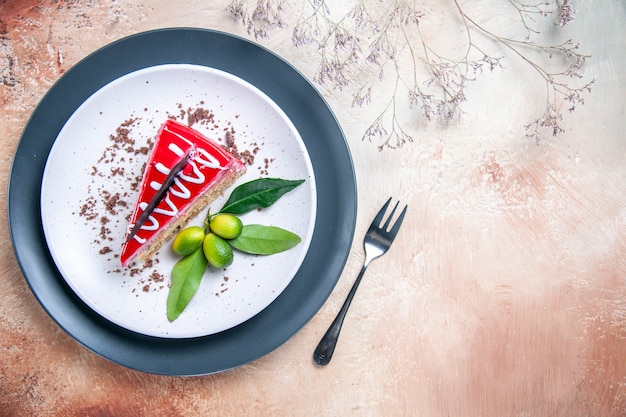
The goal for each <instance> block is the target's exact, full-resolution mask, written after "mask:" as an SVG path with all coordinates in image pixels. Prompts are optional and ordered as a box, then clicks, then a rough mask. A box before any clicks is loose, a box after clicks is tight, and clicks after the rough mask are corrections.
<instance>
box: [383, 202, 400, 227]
mask: <svg viewBox="0 0 626 417" xmlns="http://www.w3.org/2000/svg"><path fill="white" fill-rule="evenodd" d="M398 203H400V202H399V201H397V202H396V205H395V206H393V210H391V213H389V217H387V221H386V222H385V225H384V226H383V227H382V228H381V229H383V230H384V231H385V232H386V231H387V228H388V227H389V223H391V218H392V217H393V215H394V214H395V213H396V209H397V208H398Z"/></svg>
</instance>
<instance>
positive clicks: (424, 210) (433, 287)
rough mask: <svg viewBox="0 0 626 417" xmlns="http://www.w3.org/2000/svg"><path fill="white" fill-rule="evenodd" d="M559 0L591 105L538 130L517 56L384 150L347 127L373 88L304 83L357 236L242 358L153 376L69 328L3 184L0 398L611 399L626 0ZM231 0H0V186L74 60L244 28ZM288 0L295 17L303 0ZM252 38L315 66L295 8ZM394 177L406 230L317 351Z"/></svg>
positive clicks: (616, 378)
mask: <svg viewBox="0 0 626 417" xmlns="http://www.w3.org/2000/svg"><path fill="white" fill-rule="evenodd" d="M371 3H378V2H371ZM466 3H467V2H466ZM495 3H498V2H494V1H487V0H484V1H479V2H475V3H474V4H473V5H472V12H473V13H474V14H475V15H476V16H477V17H481V18H482V19H487V20H488V21H489V19H491V17H490V16H493V19H494V22H493V24H494V25H503V26H506V22H499V21H497V20H498V19H496V17H495V16H496V15H495V14H493V8H494V7H500V6H498V5H495V6H494V4H495ZM574 3H576V5H575V7H578V8H579V11H578V13H577V15H576V20H575V21H574V23H573V24H572V25H571V28H570V29H567V30H569V31H570V32H567V33H568V34H569V35H572V36H576V37H577V38H578V40H579V41H581V43H582V45H583V47H584V49H585V50H586V51H588V52H589V54H590V55H591V58H589V60H588V61H587V68H586V71H587V73H588V74H592V75H593V76H594V77H596V79H597V81H596V83H595V85H594V87H593V91H592V93H591V94H590V95H589V96H587V97H586V103H585V105H584V106H582V107H580V108H578V109H577V110H576V112H574V113H572V114H566V115H565V119H564V122H563V123H564V124H565V126H566V128H567V129H566V133H564V134H563V135H560V136H558V137H556V138H549V139H548V140H545V141H542V142H540V143H539V144H537V143H535V142H534V141H530V140H528V139H526V138H524V132H523V129H520V126H522V125H523V124H524V123H526V122H527V120H528V119H529V118H532V116H533V114H536V112H537V110H538V108H537V104H536V103H537V98H536V96H537V94H539V95H540V94H542V91H541V88H536V85H537V84H536V83H534V82H533V81H532V80H531V78H527V75H528V74H527V73H525V72H524V70H523V69H518V68H517V67H516V64H515V61H513V62H511V61H507V64H506V65H507V68H505V69H504V70H502V71H500V72H494V73H493V74H488V75H486V76H484V77H482V78H481V79H480V80H477V81H476V82H475V83H474V84H473V86H472V88H471V90H468V102H467V105H466V107H465V114H463V115H462V116H461V117H460V119H457V120H454V121H452V122H449V123H447V124H442V123H436V122H426V121H424V120H422V119H417V118H415V117H413V116H411V115H412V114H413V113H411V112H410V110H409V109H408V107H407V108H406V109H399V110H398V111H399V114H400V115H401V116H402V117H404V118H405V120H408V121H409V122H408V126H409V127H408V129H409V130H410V132H411V133H412V135H413V137H414V140H413V142H411V143H408V144H406V145H405V146H404V147H403V148H402V149H400V150H385V151H383V152H379V151H378V149H377V144H376V143H370V142H368V141H363V140H362V139H361V138H362V135H363V132H364V130H365V129H366V128H367V126H368V124H369V123H371V121H372V118H373V117H375V115H376V112H377V111H378V110H377V108H376V103H374V105H373V106H369V107H367V106H366V107H363V108H360V107H356V108H355V107H352V106H351V103H352V101H353V96H352V94H351V92H350V91H349V89H346V90H345V91H338V90H333V89H331V88H329V87H328V86H325V85H317V87H318V88H319V89H320V91H321V92H322V94H323V95H324V97H325V98H326V100H327V101H328V103H329V105H330V107H331V109H333V111H334V112H335V114H336V116H337V118H338V120H339V122H340V124H341V126H342V128H343V129H344V131H345V134H346V138H347V141H348V144H349V147H350V150H351V153H352V156H353V159H354V164H355V171H356V177H357V183H358V220H357V229H356V235H355V240H354V243H353V250H352V252H351V255H350V257H349V259H348V262H347V264H346V267H345V270H344V272H343V274H342V276H341V278H340V280H339V282H338V284H337V287H336V288H335V291H334V292H333V294H332V295H331V296H330V298H329V300H328V302H327V303H326V304H325V305H324V306H323V307H322V309H321V310H320V311H319V313H318V314H317V315H316V316H315V317H314V318H313V320H312V321H311V322H310V323H308V324H307V325H306V326H305V327H304V328H303V329H302V330H301V331H300V332H298V333H297V334H296V335H295V336H293V337H292V338H291V339H290V340H289V341H288V342H287V343H286V344H284V345H283V346H281V347H280V348H278V349H277V350H275V351H274V352H272V353H270V354H268V355H266V356H265V357H263V358H261V359H258V360H256V361H254V362H252V363H249V364H246V365H244V366H242V367H239V368H237V369H234V370H231V371H228V372H224V373H220V374H216V375H208V376H202V377H190V378H179V377H166V376H157V375H149V374H144V373H141V372H137V371H133V370H130V369H126V368H124V367H121V366H119V365H116V364H114V363H111V362H109V361H107V360H105V359H103V358H101V357H99V356H97V355H96V354H94V353H92V352H90V351H88V350H86V349H85V348H83V347H82V346H81V345H80V344H79V343H77V342H76V341H74V340H73V339H72V338H71V337H70V336H68V335H67V334H66V333H65V332H64V331H63V330H61V329H60V328H59V327H58V326H57V325H56V324H55V323H54V321H53V320H52V319H51V318H50V317H49V316H48V315H47V314H46V312H45V311H44V310H43V309H42V307H41V306H40V305H39V303H38V302H37V300H36V298H35V297H34V295H33V294H32V292H31V291H30V289H29V287H28V285H27V283H26V281H25V279H24V277H23V276H22V274H21V272H20V269H19V266H18V264H17V261H16V259H15V256H14V254H13V250H12V246H11V241H10V236H9V230H8V221H7V215H6V201H5V204H2V205H0V211H1V212H2V213H3V216H4V218H5V220H4V221H3V222H1V223H0V244H1V247H2V251H3V253H4V256H2V257H1V258H0V300H1V303H0V335H1V336H0V415H2V416H26V415H34V416H152V415H163V416H190V415H198V416H218V415H219V416H231V415H232V416H235V415H247V416H321V415H324V416H348V415H349V416H428V417H444V416H445V417H447V416H466V417H470V416H477V417H478V416H480V417H502V416H511V417H542V416H546V417H547V416H550V417H552V416H562V417H583V416H585V417H586V416H602V417H619V416H624V415H626V204H625V203H626V185H625V184H626V136H625V134H624V131H625V129H624V128H625V127H626V123H625V122H624V120H625V117H626V114H625V113H626V112H625V110H626V107H625V104H626V72H625V71H624V64H625V63H626V61H625V58H624V57H625V56H626V30H625V29H624V25H623V22H624V20H625V19H626V8H625V7H624V2H623V1H622V0H606V1H602V2H600V1H596V2H574ZM229 4H230V2H228V1H219V2H210V4H209V2H200V1H183V0H169V1H161V0H158V1H143V0H119V1H113V0H103V1H81V2H74V1H56V0H55V1H53V0H39V1H35V0H33V1H20V0H14V1H0V101H1V103H2V108H1V109H0V114H1V116H2V117H0V131H1V132H2V135H1V136H0V140H1V141H2V147H0V158H1V160H2V164H1V165H0V170H1V171H0V174H1V175H0V188H2V189H4V190H6V189H7V186H8V177H9V174H10V169H11V162H12V157H13V154H14V151H15V148H16V146H17V144H18V141H19V138H20V134H21V132H22V129H23V128H24V126H25V125H26V123H27V121H28V118H29V116H30V114H31V113H32V111H33V109H34V108H35V106H36V105H37V103H38V102H39V100H40V99H41V98H42V97H43V95H44V94H45V93H46V91H47V90H48V89H49V88H50V87H51V85H52V84H53V83H54V82H55V81H56V80H57V79H59V77H61V76H62V75H63V73H64V72H65V71H67V70H68V69H69V68H71V66H72V65H73V64H75V63H76V62H78V61H79V60H80V59H82V58H83V57H84V56H86V55H87V54H89V53H91V52H93V51H94V50H96V49H98V48H100V47H102V46H104V45H106V44H108V43H110V42H112V41H114V40H117V39H120V38H122V37H124V36H127V35H130V34H133V33H137V32H141V31H144V30H150V29H154V28H161V27H172V26H191V27H202V28H212V29H218V30H222V31H225V32H229V33H233V34H236V35H239V36H244V37H248V38H251V36H250V35H248V34H247V33H246V30H245V28H244V27H243V26H242V25H241V24H240V23H238V22H235V21H233V20H232V18H231V16H230V15H229V13H228V12H227V6H228V5H229ZM288 4H289V5H290V6H291V9H289V10H288V11H287V12H286V14H285V16H286V21H287V23H291V24H292V25H293V24H294V22H295V19H297V16H298V13H299V10H300V6H299V2H291V3H288ZM452 5H453V2H449V1H446V0H439V1H434V0H433V1H429V2H426V3H425V4H424V9H425V10H427V12H428V16H429V17H430V18H431V19H435V20H436V18H437V16H447V14H446V10H449V8H450V7H452ZM372 7H379V6H376V5H374V6H372ZM457 23H458V22H457ZM443 24H444V23H442V25H443ZM259 42H260V43H261V45H263V46H264V47H267V48H269V49H270V50H272V51H274V52H276V53H277V54H278V55H280V56H281V57H283V58H284V59H286V60H287V61H289V62H290V63H291V64H292V65H294V66H295V67H296V68H297V69H298V70H300V71H301V72H302V73H303V74H304V75H305V76H307V77H309V78H313V76H314V74H315V71H316V68H317V62H318V61H317V57H318V52H317V51H316V50H315V49H314V48H306V47H304V48H302V47H301V48H294V47H293V44H292V43H291V30H290V29H289V28H287V29H285V30H275V31H273V32H272V33H271V36H270V37H269V39H261V40H259ZM440 42H442V43H445V42H448V43H449V42H450V41H445V40H441V41H440ZM355 76H356V75H355ZM539 85H540V84H539ZM539 110H540V109H539ZM2 195H3V196H5V195H6V193H3V194H2ZM389 195H393V196H395V197H396V198H398V199H401V200H402V201H404V202H407V203H408V204H409V212H408V214H407V218H406V220H405V224H404V226H403V229H402V231H401V233H400V235H399V236H398V239H397V241H396V242H395V243H394V246H393V247H392V249H391V251H390V252H389V253H388V254H387V255H385V256H384V257H383V258H380V259H379V260H377V261H375V263H373V264H372V265H371V267H370V268H369V270H368V272H367V275H366V277H365V279H364V281H363V283H362V285H361V288H360V289H359V292H358V294H357V297H356V299H355V301H354V303H353V305H352V308H351V311H350V313H349V315H348V318H347V320H346V323H345V327H344V330H343V334H342V336H341V340H340V345H339V347H338V350H337V352H336V353H335V358H334V359H333V361H332V362H331V364H330V365H329V366H328V367H326V368H319V367H316V366H314V365H313V362H312V360H311V355H312V351H313V349H314V347H315V345H316V344H317V342H318V340H319V338H320V337H321V336H322V334H323V333H324V331H325V329H326V327H327V326H328V324H329V323H330V322H331V321H332V319H333V317H334V315H335V313H336V311H337V310H338V309H339V307H340V305H341V303H342V301H343V299H344V297H345V295H346V294H347V292H348V290H349V287H350V285H351V283H352V280H353V279H354V277H355V276H356V274H357V273H358V270H359V269H360V266H361V262H362V260H363V253H362V249H361V241H362V236H363V234H364V232H365V230H366V228H367V226H368V224H369V222H370V219H371V218H372V216H373V215H374V213H375V212H376V210H377V206H378V205H379V204H380V202H381V201H384V200H385V199H386V198H387V197H388V196H389ZM5 200H6V198H5Z"/></svg>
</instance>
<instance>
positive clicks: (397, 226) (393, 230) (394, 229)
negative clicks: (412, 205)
mask: <svg viewBox="0 0 626 417" xmlns="http://www.w3.org/2000/svg"><path fill="white" fill-rule="evenodd" d="M396 206H397V204H396ZM407 207H408V206H404V208H403V209H402V212H400V215H399V216H398V220H396V222H395V224H394V225H393V227H392V228H391V231H390V232H389V235H390V237H391V239H392V240H393V238H395V237H396V235H397V234H398V230H400V226H401V225H402V221H403V220H404V215H405V214H406V208H407ZM394 210H395V209H394Z"/></svg>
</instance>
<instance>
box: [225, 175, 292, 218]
mask: <svg viewBox="0 0 626 417" xmlns="http://www.w3.org/2000/svg"><path fill="white" fill-rule="evenodd" d="M303 182H304V180H284V179H281V178H259V179H257V180H252V181H250V182H247V183H245V184H241V185H240V186H238V187H237V188H235V189H234V190H233V192H232V193H231V194H230V197H229V198H228V200H227V201H226V203H224V207H222V209H221V210H220V211H219V212H220V213H231V214H244V213H247V212H249V211H252V210H255V209H259V208H267V207H269V206H271V205H272V204H274V203H275V202H276V200H278V199H279V198H280V197H282V196H283V195H284V194H286V193H288V192H289V191H291V190H293V189H294V188H296V187H297V186H299V185H300V184H302V183H303Z"/></svg>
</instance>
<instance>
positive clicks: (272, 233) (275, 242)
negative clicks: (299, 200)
mask: <svg viewBox="0 0 626 417" xmlns="http://www.w3.org/2000/svg"><path fill="white" fill-rule="evenodd" d="M301 241H302V239H300V236H298V235H296V234H295V233H292V232H290V231H288V230H285V229H281V228H280V227H276V226H262V225H260V224H247V225H245V226H244V227H243V230H242V231H241V234H240V235H239V236H238V237H236V238H235V239H233V240H230V241H229V242H230V244H231V245H232V246H233V248H235V249H237V250H240V251H242V252H246V253H252V254H255V255H272V254H274V253H279V252H283V251H286V250H287V249H291V248H293V247H294V246H296V245H297V244H298V243H300V242H301Z"/></svg>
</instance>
